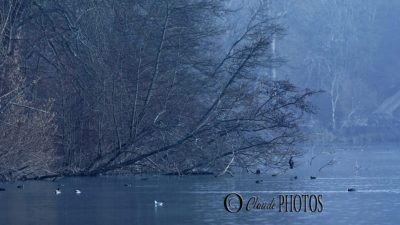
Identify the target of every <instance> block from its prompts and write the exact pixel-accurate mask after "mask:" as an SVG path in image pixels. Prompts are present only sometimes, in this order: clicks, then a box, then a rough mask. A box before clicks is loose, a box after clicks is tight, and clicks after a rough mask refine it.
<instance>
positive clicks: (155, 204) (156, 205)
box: [154, 200, 164, 207]
mask: <svg viewBox="0 0 400 225" xmlns="http://www.w3.org/2000/svg"><path fill="white" fill-rule="evenodd" d="M163 205H164V203H163V202H157V201H156V200H154V207H158V206H163Z"/></svg>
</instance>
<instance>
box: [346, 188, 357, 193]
mask: <svg viewBox="0 0 400 225" xmlns="http://www.w3.org/2000/svg"><path fill="white" fill-rule="evenodd" d="M347 191H348V192H351V191H356V189H355V188H347Z"/></svg>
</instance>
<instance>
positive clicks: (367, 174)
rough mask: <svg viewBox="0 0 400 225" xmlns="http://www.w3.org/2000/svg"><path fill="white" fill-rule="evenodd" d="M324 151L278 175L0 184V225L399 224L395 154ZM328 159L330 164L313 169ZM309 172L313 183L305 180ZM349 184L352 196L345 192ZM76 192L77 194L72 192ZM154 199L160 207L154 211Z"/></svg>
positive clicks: (397, 155) (398, 165)
mask: <svg viewBox="0 0 400 225" xmlns="http://www.w3.org/2000/svg"><path fill="white" fill-rule="evenodd" d="M324 151H326V152H329V153H330V154H325V153H324V154H321V155H320V156H318V157H316V158H315V160H313V161H312V163H311V165H310V159H311V157H312V156H311V155H310V154H309V155H306V156H304V158H303V160H302V161H296V162H295V167H296V168H295V169H294V170H290V171H289V172H288V173H286V174H284V175H282V176H278V177H272V176H271V175H267V174H260V175H255V174H253V175H250V176H249V175H247V174H245V173H241V174H240V173H239V174H236V176H235V177H219V178H215V177H213V176H186V177H176V176H103V177H74V178H64V179H60V180H57V181H56V182H47V181H29V182H24V183H23V184H24V186H25V187H24V189H17V188H16V186H17V185H19V184H22V182H15V183H3V184H0V187H3V188H6V191H5V192H0V224H6V225H13V224H18V225H19V224H30V225H33V224H40V225H47V224H48V225H56V224H74V225H78V224H82V225H88V224H107V225H118V224H185V225H187V224H190V225H196V224H335V225H336V224H400V186H399V185H400V163H399V160H400V152H399V149H396V148H374V149H364V148H354V149H346V148H335V149H334V151H335V152H334V153H333V148H332V149H326V150H324ZM316 152H318V150H316V149H314V150H313V154H314V156H315V153H316ZM332 158H334V159H335V161H336V162H337V163H336V164H334V165H332V166H328V167H326V168H324V169H322V170H321V171H318V169H319V168H320V167H321V166H322V165H324V163H325V162H327V161H329V160H330V159H332ZM355 166H356V168H358V169H357V170H356V169H355V168H354V167H355ZM294 175H297V176H298V179H293V176H294ZM311 175H312V176H316V177H317V179H315V180H311V179H310V178H309V177H310V176H311ZM144 177H146V178H148V179H147V180H142V178H144ZM257 180H263V181H262V182H259V183H256V181H257ZM58 184H62V185H63V186H62V187H61V190H62V194H61V195H55V194H54V191H55V189H56V188H57V185H58ZM124 184H131V186H130V187H125V186H124ZM348 187H352V188H356V189H357V191H356V192H347V188H348ZM75 189H80V190H81V191H82V194H81V195H76V194H75V192H74V190H75ZM231 192H236V193H239V194H240V195H241V196H242V197H243V201H244V207H243V209H242V210H241V211H240V212H238V213H229V212H227V210H226V209H225V207H224V198H225V196H226V195H227V194H229V193H231ZM279 194H283V195H284V194H293V195H295V194H309V195H311V194H315V195H322V203H323V211H322V212H315V213H313V212H310V211H309V210H307V212H304V211H301V212H287V213H286V212H279V199H278V195H279ZM252 196H258V197H259V199H261V201H263V202H270V201H271V200H272V199H273V198H275V202H276V207H275V209H272V210H266V209H265V210H255V209H253V210H250V211H246V209H245V207H246V205H245V204H246V203H247V201H248V199H250V197H252ZM154 200H157V201H162V202H164V206H162V207H154ZM237 203H238V201H236V202H235V201H233V202H232V204H237Z"/></svg>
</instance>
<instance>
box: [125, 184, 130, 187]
mask: <svg viewBox="0 0 400 225" xmlns="http://www.w3.org/2000/svg"><path fill="white" fill-rule="evenodd" d="M124 187H132V184H124Z"/></svg>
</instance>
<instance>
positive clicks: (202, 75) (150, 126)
mask: <svg viewBox="0 0 400 225" xmlns="http://www.w3.org/2000/svg"><path fill="white" fill-rule="evenodd" d="M226 3H227V2H226V1H212V0H189V1H187V0H149V1H132V0H121V1H114V0H88V1H78V0H72V1H63V0H54V1H45V0H35V1H34V0H5V1H3V2H2V3H1V4H0V41H1V42H0V47H1V54H0V65H1V66H0V68H1V73H0V176H1V177H0V179H3V180H7V179H40V178H46V177H53V176H54V177H56V176H67V175H98V174H104V173H109V172H114V173H118V172H133V173H141V172H155V173H162V174H166V173H172V174H190V173H196V172H198V171H209V172H213V173H215V174H224V173H231V170H232V168H235V167H240V168H245V169H247V170H249V171H251V170H252V169H254V166H256V165H260V164H262V165H265V168H267V169H269V168H279V169H285V168H288V167H289V164H288V161H289V159H290V158H291V157H293V156H296V155H299V154H300V152H299V151H298V150H296V149H295V148H294V147H295V145H296V144H297V143H298V142H299V141H302V140H303V138H304V137H303V135H302V132H301V130H300V129H299V126H298V125H299V123H300V122H301V119H302V116H303V115H304V114H305V113H312V112H313V110H312V106H311V105H310V103H309V102H308V101H307V97H308V96H310V95H312V94H313V93H314V92H313V91H310V90H301V89H298V88H296V87H295V86H293V85H292V84H291V83H290V82H289V81H281V80H278V81H273V80H271V79H270V78H269V76H268V75H267V71H270V68H272V67H274V66H277V65H278V64H279V62H280V60H279V59H277V58H276V57H275V56H274V55H272V54H271V51H270V47H271V41H272V39H273V38H277V37H280V36H281V35H282V33H283V29H282V27H281V26H279V25H278V24H276V23H274V22H273V21H274V20H271V19H270V18H269V17H268V15H267V12H268V10H267V9H266V8H265V7H267V6H268V5H267V4H260V5H259V6H258V7H257V10H254V12H253V14H252V15H251V16H250V17H249V18H248V20H247V21H244V26H243V29H238V31H237V35H235V36H232V37H229V38H228V39H224V40H226V41H225V42H224V43H222V42H221V40H222V39H223V37H225V36H226V32H227V29H228V28H227V26H226V22H225V21H226V20H228V19H229V17H230V16H232V15H234V14H235V11H234V10H231V9H227V7H226ZM224 35H225V36H224Z"/></svg>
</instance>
